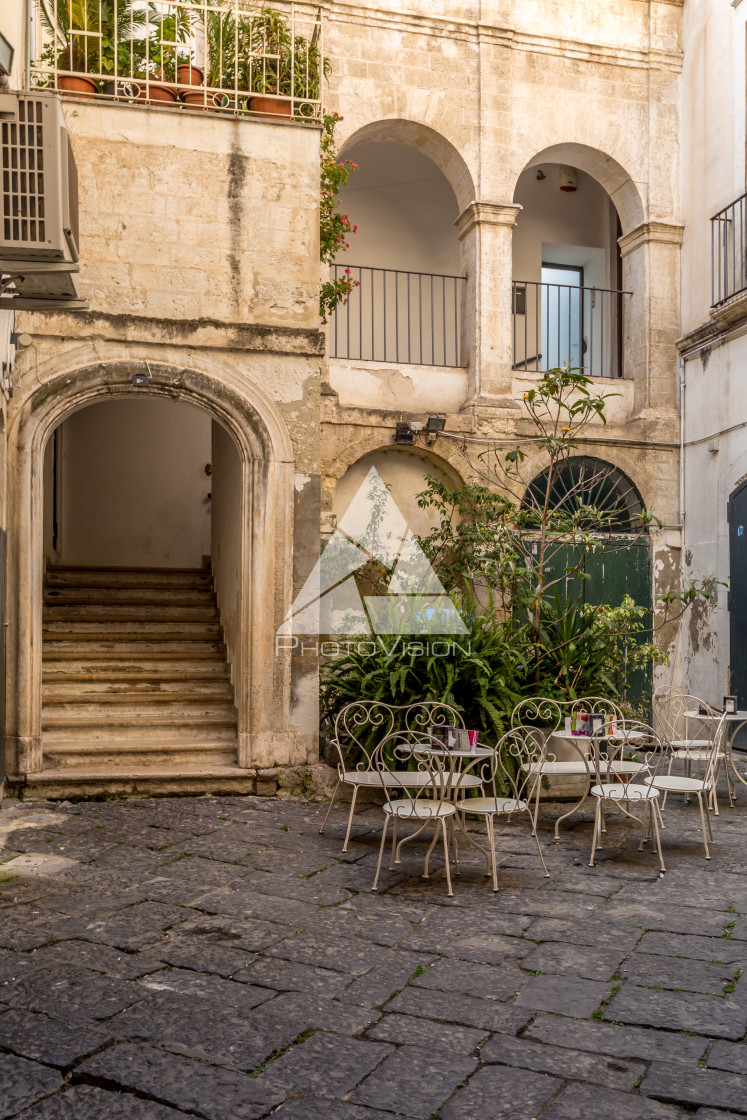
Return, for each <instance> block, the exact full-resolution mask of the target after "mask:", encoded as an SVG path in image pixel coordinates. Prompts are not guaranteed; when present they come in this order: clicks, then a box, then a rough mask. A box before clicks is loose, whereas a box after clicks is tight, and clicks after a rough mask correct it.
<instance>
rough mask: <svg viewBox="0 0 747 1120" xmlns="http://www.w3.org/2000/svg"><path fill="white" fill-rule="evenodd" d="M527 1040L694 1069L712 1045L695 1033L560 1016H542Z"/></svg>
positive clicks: (529, 1032)
mask: <svg viewBox="0 0 747 1120" xmlns="http://www.w3.org/2000/svg"><path fill="white" fill-rule="evenodd" d="M524 1036H525V1037H526V1038H534V1039H537V1041H538V1042H544V1043H546V1044H547V1045H548V1046H553V1047H555V1046H561V1047H562V1046H569V1045H570V1046H573V1047H576V1048H577V1049H579V1050H590V1051H591V1052H592V1053H601V1054H610V1055H612V1056H615V1057H619V1058H641V1059H643V1060H645V1061H651V1060H655V1059H659V1060H661V1061H666V1062H682V1063H683V1064H684V1065H690V1066H697V1065H698V1062H699V1061H700V1059H701V1058H703V1056H704V1055H705V1051H706V1047H707V1045H708V1039H706V1038H703V1037H701V1036H700V1035H695V1034H694V1033H692V1034H680V1033H677V1032H676V1031H656V1030H647V1029H645V1028H642V1027H627V1026H624V1025H622V1024H619V1025H618V1024H617V1023H602V1022H598V1021H594V1020H592V1021H591V1022H587V1023H582V1022H580V1021H579V1020H577V1019H565V1018H562V1017H561V1016H559V1015H538V1016H537V1017H536V1018H535V1019H533V1020H532V1022H531V1023H530V1025H529V1026H528V1027H527V1029H526V1030H525V1031H524Z"/></svg>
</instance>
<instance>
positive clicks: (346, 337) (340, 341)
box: [329, 120, 472, 367]
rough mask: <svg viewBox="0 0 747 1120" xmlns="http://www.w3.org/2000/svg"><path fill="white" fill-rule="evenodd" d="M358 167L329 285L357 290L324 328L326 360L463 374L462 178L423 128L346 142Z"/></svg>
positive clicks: (367, 134)
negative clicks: (352, 229)
mask: <svg viewBox="0 0 747 1120" xmlns="http://www.w3.org/2000/svg"><path fill="white" fill-rule="evenodd" d="M343 155H344V158H346V159H349V160H351V161H352V162H354V163H355V164H356V165H357V169H356V170H355V171H353V172H352V173H351V175H350V179H349V181H348V184H347V186H346V187H345V188H343V191H342V193H341V207H342V209H343V211H344V212H345V213H347V214H348V216H349V218H350V221H351V223H352V224H353V225H356V226H357V227H358V229H357V232H356V233H355V234H354V235H353V236H352V237H351V243H350V250H349V251H348V252H345V253H342V254H340V256H339V258H338V263H337V264H336V265H335V266H334V268H333V271H334V273H335V275H341V274H344V272H345V269H350V275H351V276H352V277H353V279H354V280H356V281H357V282H358V284H359V286H358V287H357V288H356V289H355V291H354V292H353V294H352V295H351V297H350V299H349V301H348V303H347V304H346V305H343V306H342V307H340V308H338V310H337V312H336V314H335V316H334V318H333V321H332V323H331V325H330V333H329V337H330V353H331V355H332V357H338V358H349V359H352V360H362V361H379V362H396V363H402V364H407V365H430V366H445V367H458V366H462V365H464V364H466V356H465V354H464V348H463V346H462V341H461V332H462V314H463V301H464V287H465V279H464V267H463V262H462V255H461V246H460V242H459V238H458V234H457V230H456V227H455V222H456V219H457V217H458V216H459V214H460V212H461V208H462V207H461V205H460V200H459V195H460V194H469V199H468V200H467V201H469V200H470V199H471V197H472V194H471V186H470V185H469V184H470V182H471V181H470V180H469V175H468V173H467V172H466V168H464V166H463V161H462V159H461V157H460V156H458V154H457V153H456V152H455V151H454V150H453V149H452V148H451V145H450V144H448V142H447V141H446V140H444V139H443V138H442V137H440V136H438V135H437V134H436V133H434V132H433V131H432V130H431V129H428V128H426V127H425V126H418V125H415V124H414V123H412V122H407V121H397V120H392V121H381V122H378V124H377V125H376V126H367V127H366V128H364V129H362V130H361V131H360V132H358V133H357V134H355V135H354V136H353V137H351V138H350V139H349V140H348V141H347V142H346V144H345V146H344V150H343Z"/></svg>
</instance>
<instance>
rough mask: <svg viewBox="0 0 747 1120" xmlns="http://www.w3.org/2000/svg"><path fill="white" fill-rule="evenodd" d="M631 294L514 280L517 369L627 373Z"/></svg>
mask: <svg viewBox="0 0 747 1120" xmlns="http://www.w3.org/2000/svg"><path fill="white" fill-rule="evenodd" d="M630 294H631V293H630V292H621V291H615V290H613V289H611V288H582V287H575V286H573V285H570V284H543V283H539V282H537V281H532V280H515V281H514V283H513V296H512V299H513V303H512V310H513V346H514V362H513V365H514V369H522V370H528V371H531V372H538V371H541V370H546V369H554V368H556V367H558V366H562V365H568V366H573V367H574V368H577V369H583V370H584V372H585V373H587V374H589V376H592V377H623V375H624V370H623V349H624V347H623V339H624V337H625V312H626V302H627V300H629V299H630Z"/></svg>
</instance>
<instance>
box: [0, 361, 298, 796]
mask: <svg viewBox="0 0 747 1120" xmlns="http://www.w3.org/2000/svg"><path fill="white" fill-rule="evenodd" d="M138 379H140V385H139V384H138ZM141 386H143V387H141ZM144 398H145V400H144ZM102 401H103V402H105V404H106V406H107V407H109V406H112V407H114V408H116V406H117V405H120V404H129V403H134V402H137V404H138V407H139V406H140V404H141V402H142V403H144V404H145V405H147V404H148V402H155V403H156V404H157V409H156V411H158V409H161V406H165V407H168V406H169V405H173V404H177V405H184V406H190V407H191V408H192V409H194V410H196V411H195V412H194V413H190V412H189V411H188V410H187V411H185V409H184V408H182V409H181V410H180V415H181V422H183V424H187V426H189V424H192V425H193V431H192V434H193V435H196V432H197V428H195V427H194V425H195V423H197V427H199V426H200V425H202V436H201V439H202V444H200V439H196V444H197V449H196V451H195V452H190V453H189V454H187V453H186V452H185V453H184V454H183V456H182V459H181V465H182V468H183V467H184V464H185V463H188V462H189V456H190V455H192V464H193V466H194V467H195V469H197V468H200V469H202V472H203V476H202V478H203V480H204V481H202V480H201V485H202V487H203V490H204V491H205V492H204V493H202V492H201V491H198V489H197V488H196V486H193V487H192V489H193V492H194V493H195V494H197V496H198V497H200V496H201V498H202V500H204V499H205V498H206V497H207V492H208V490H207V487H208V486H210V487H211V491H210V492H211V493H212V494H213V497H212V499H211V504H212V505H213V507H214V508H213V510H212V518H211V520H212V523H213V528H212V534H207V537H208V539H210V536H211V535H212V541H211V544H210V552H211V563H212V576H213V577H214V579H215V589H216V591H217V592H218V605H219V607H220V611H221V619H220V620H221V625H222V628H223V637H224V639H225V646H226V654H227V656H228V654H229V652H230V658H228V660H229V661H230V673H231V686H232V689H233V700H234V705H235V709H236V715H235V728H236V732H235V734H236V738H235V742H236V755H235V762H234V764H233V772H239V773H240V772H241V771H244V772H245V774H246V776H247V782H248V771H247V768H248V767H257V766H268V765H273V764H276V763H280V762H292V761H293V760H294V757H295V754H294V752H295V750H296V747H295V744H296V743H297V742H301V748H300V749H301V751H302V753H303V758H304V759H305V756H306V753H307V746H306V742H305V740H303V739H302V736H301V735H300V734H299V732H298V729H296V728H293V727H292V726H291V724H292V719H291V716H290V714H289V713H290V706H289V699H288V698H289V684H290V671H291V663H290V657H286V656H284V655H283V656H280V657H279V658H278V659H277V660H274V659H273V657H272V654H273V649H274V635H275V631H276V629H277V627H278V625H279V624H280V620H282V617H283V615H284V613H285V610H286V609H287V602H288V601H289V600H290V593H291V581H292V557H293V543H292V541H293V536H292V533H293V528H292V513H291V511H292V480H293V455H292V450H291V446H290V441H289V439H288V435H287V431H286V429H285V425H284V423H283V421H282V419H281V418H280V416H279V414H278V413H277V410H276V409H275V406H274V405H273V404H272V402H270V401H269V400H268V399H267V398H266V397H265V396H264V394H262V393H261V391H260V390H258V389H257V388H256V387H255V386H254V385H253V384H251V383H249V382H247V381H246V380H244V381H243V382H238V381H237V380H236V379H235V378H234V377H233V376H232V373H231V371H230V369H226V370H221V371H220V372H219V373H217V374H216V373H212V374H210V375H208V374H205V373H203V372H200V371H196V370H191V369H189V368H185V367H175V366H169V365H166V364H160V363H157V362H155V361H152V362H149V363H145V362H143V363H140V362H136V361H127V362H112V363H110V364H108V363H102V362H97V363H96V364H94V365H91V366H86V367H84V368H82V369H77V370H73V371H69V372H66V373H64V374H61V375H58V376H57V377H54V378H52V379H51V380H50V381H49V382H47V383H46V384H45V385H44V386H43V387H42V388H41V389H38V390H36V392H35V393H32V394H30V396H29V397H28V398H27V400H26V401H25V402H24V404H23V405H22V406H21V407H20V408H19V410H18V412H17V413H16V416H15V418H14V421H13V424H12V429H11V430H10V432H9V442H8V455H9V470H10V471H11V472H12V474H13V479H14V486H13V489H12V493H11V496H10V503H9V525H10V532H9V539H10V540H11V542H12V547H11V549H10V551H9V562H8V584H9V586H10V587H12V588H13V589H14V601H13V603H12V606H11V609H10V610H9V615H8V618H9V659H8V695H9V696H11V697H12V698H13V703H12V705H9V706H8V709H9V710H8V743H9V748H10V755H11V770H12V772H14V773H17V774H19V775H21V777H23V776H24V775H25V776H27V778H29V780H30V776H33V775H34V774H36V775H39V772H40V771H41V772H42V774H41V776H39V778H38V781H39V785H40V786H41V785H43V780H42V779H43V778H44V775H45V774H47V770H48V768H47V767H46V764H45V762H44V759H43V737H42V718H41V717H42V702H41V698H42V665H43V657H42V655H43V648H44V641H43V639H44V635H43V626H42V603H43V592H44V578H45V567H46V562H47V559H48V556H49V550H50V549H51V544H52V542H51V540H50V528H49V527H48V526H46V525H45V515H44V514H45V481H47V485H48V486H49V473H50V456H51V455H52V454H53V452H52V451H50V452H47V451H46V448H47V446H48V445H49V443H50V442H52V444H53V441H54V435H53V433H54V432H55V430H57V429H59V428H60V426H61V425H62V436H63V438H62V442H63V444H64V436H65V434H66V433H65V431H64V424H65V423H66V422H67V421H68V420H72V429H71V430H72V431H73V433H74V431H75V428H76V425H77V429H78V434H79V435H80V434H81V433H83V434H85V430H86V429H88V435H89V437H90V438H89V446H88V449H87V450H86V448H85V447H82V448H79V449H78V459H79V462H78V464H77V467H76V466H75V465H74V469H73V474H72V477H73V479H75V477H76V473H75V472H76V470H77V471H78V477H80V476H81V474H82V473H84V471H83V467H84V465H85V460H86V455H88V458H89V462H90V456H91V454H93V453H94V452H96V447H95V444H96V437H95V427H96V425H95V419H96V412H95V408H96V405H97V404H98V403H100V402H102ZM88 406H90V409H91V411H90V412H89V415H88V417H85V411H86V408H87V407H88ZM161 410H162V409H161ZM126 411H127V409H125V412H126ZM79 412H80V413H81V416H80V417H77V414H78V413H79ZM197 413H199V414H200V418H199V422H198V418H197ZM101 415H102V416H103V415H104V414H103V413H102V414H101ZM122 415H124V414H122ZM143 415H144V414H141V415H138V414H137V413H135V412H133V411H132V410H130V417H129V421H128V422H129V424H130V432H132V430H133V424H136V422H142V420H143ZM115 419H116V417H115V414H114V412H112V413H111V415H110V416H109V417H108V419H107V423H108V424H110V425H111V424H112V423H114V422H115ZM120 420H121V417H120ZM187 421H188V423H187ZM118 423H119V421H118ZM206 425H207V427H206ZM125 426H126V425H125ZM208 428H209V435H207V434H206V433H207V430H208ZM184 430H186V429H185V428H184V426H183V425H182V431H184ZM206 440H209V442H210V448H211V456H212V460H211V467H212V474H211V475H210V476H208V475H206V474H205V473H204V468H205V466H206V465H207V462H208V461H207V460H206V461H204V462H203V461H202V459H203V457H204V449H205V446H206V445H207V444H206ZM101 442H102V441H101V439H100V438H99V439H98V443H99V448H98V452H96V453H97V454H98V453H100V451H101V446H100V445H101ZM45 458H46V462H47V470H46V472H45V470H44V462H45ZM74 458H75V457H74ZM125 459H126V456H125ZM122 465H123V460H122V459H121V458H120V463H119V466H120V468H121V467H122ZM109 466H110V467H111V463H110V464H109ZM180 469H181V468H180ZM45 475H46V480H45ZM110 476H111V472H110ZM178 478H179V472H177V481H178ZM139 481H140V486H141V488H142V487H143V485H144V483H143V480H142V478H141V479H140V480H139ZM172 482H173V479H172ZM119 483H120V492H119V496H120V498H121V497H122V494H123V492H124V491H125V487H124V484H123V483H122V478H121V470H120V479H119ZM216 483H218V486H217V487H216ZM92 489H93V491H95V489H96V487H95V486H94V487H93V488H92V487H91V486H89V490H88V494H87V495H86V494H83V495H80V496H79V499H80V500H78V499H76V500H77V515H78V519H79V521H82V522H85V521H86V518H85V517H84V516H83V513H84V512H85V503H86V502H89V506H88V508H89V509H95V508H96V501H94V499H96V500H97V501H98V502H99V506H98V508H102V503H101V495H100V494H99V495H98V496H97V495H96V493H94V492H92ZM99 489H100V488H99ZM155 489H157V487H156V488H155ZM221 495H222V497H221ZM172 496H173V495H172ZM50 497H51V495H50ZM157 497H158V495H157V494H151V495H149V496H148V502H149V503H150V508H151V511H152V513H154V516H155V515H157V512H158V501H157V500H156V499H157ZM161 497H163V493H162V494H161ZM221 501H222V512H221V511H220V510H219V509H218V508H215V507H217V506H219V505H220V503H221ZM91 502H93V505H90V503H91ZM49 504H50V503H49V502H48V503H46V505H47V510H49ZM75 510H76V505H75V502H74V503H73V513H75ZM60 512H62V514H63V520H62V521H61V523H60V538H59V541H58V542H56V543H57V546H58V548H60V549H62V551H61V553H59V555H58V556H57V559H63V560H64V558H65V551H64V549H65V523H64V511H61V510H60V509H58V513H60ZM176 520H177V522H178V518H177V519H176ZM153 521H154V518H153V517H152V518H151V527H153ZM216 521H217V523H218V526H219V529H220V531H219V532H217V533H216ZM113 524H114V522H113V519H111V518H109V521H108V528H107V526H105V528H107V532H110V531H111V529H112V526H113ZM167 529H168V532H166V533H165V535H164V534H161V536H160V539H159V540H155V538H152V539H151V542H150V545H149V547H150V549H151V555H152V556H156V557H157V558H160V560H161V565H159V566H160V567H161V568H163V567H164V566H165V567H169V564H165V565H164V564H163V561H164V558H165V556H166V552H165V551H164V549H166V550H168V549H172V551H171V552H170V553H168V555H169V556H171V557H172V561H174V560H177V559H183V553H182V554H178V551H177V552H175V551H173V549H177V550H178V549H180V548H183V547H185V544H186V545H188V546H189V547H190V548H193V547H195V546H200V542H201V541H203V540H204V539H205V536H206V534H205V526H204V524H203V525H201V526H200V525H198V526H197V531H195V533H193V534H192V540H191V543H190V542H189V541H186V542H185V541H184V540H181V539H180V534H179V533H178V532H173V529H174V525H173V524H171V525H170V526H167ZM69 532H70V525H68V533H69ZM93 536H95V534H92V533H91V528H90V525H89V526H86V525H85V524H83V525H82V526H80V525H79V526H78V529H77V530H76V531H75V532H74V533H73V536H72V538H69V543H70V547H71V548H72V549H73V551H72V552H71V553H70V555H71V556H72V557H75V556H77V557H78V558H79V559H81V558H82V559H85V555H86V553H85V552H84V551H81V550H82V549H89V548H90V549H91V551H89V552H88V553H87V555H90V556H93V557H95V556H96V553H95V551H94V550H93V544H94V543H95V547H96V548H99V549H102V550H103V551H100V552H99V553H98V555H99V557H100V558H102V559H103V560H104V562H105V563H106V564H110V563H111V556H112V552H111V549H112V548H113V547H114V546H115V544H116V542H115V541H113V540H111V539H109V540H108V541H107V540H105V539H104V540H102V539H101V538H102V534H101V533H99V539H98V541H96V542H94V541H93ZM103 536H104V537H105V536H106V534H103ZM45 538H46V539H45ZM218 538H219V539H218ZM130 544H131V546H132V548H134V549H135V551H136V552H137V550H138V548H139V549H140V551H141V553H142V550H143V547H144V546H143V543H142V542H140V544H137V542H130ZM128 547H130V546H129V545H128ZM75 549H77V550H78V551H77V553H76V552H75ZM107 549H108V550H109V551H108V552H107V551H106V550H107ZM154 549H155V551H154ZM159 549H160V550H161V551H160V552H159V551H158V550H159ZM201 555H202V554H201ZM130 559H132V552H130ZM93 566H95V565H93ZM176 567H177V565H176V564H173V568H176ZM221 588H222V590H223V592H224V593H225V594H224V595H223V602H221ZM14 756H15V757H14ZM185 761H186V760H184V759H179V760H178V762H176V763H175V764H174V766H173V767H171V768H170V770H171V776H174V777H176V778H178V776H179V772H183V771H184V765H185ZM105 769H106V768H105ZM111 769H112V768H111V767H110V768H109V774H110V777H111V776H112V775H111ZM154 769H155V770H157V769H158V768H157V767H156V768H154ZM207 769H209V768H207ZM48 772H49V774H57V773H59V768H50V769H49V771H48ZM192 773H193V774H194V771H193V772H192ZM115 776H116V775H115ZM208 776H209V775H208ZM45 780H46V779H45ZM50 780H51V779H50ZM92 780H93V779H92ZM200 780H201V779H200ZM164 782H165V779H164ZM115 785H116V782H115ZM203 785H204V783H203ZM112 788H113V787H112ZM150 788H152V786H151V787H150ZM168 788H172V787H168ZM173 788H193V787H192V786H189V785H187V786H184V784H183V783H182V785H179V783H178V782H177V784H176V786H175V787H173ZM194 788H203V786H200V785H199V783H198V782H197V780H196V781H195V783H194ZM213 788H216V786H215V784H214V785H213ZM218 788H220V782H218ZM227 788H228V787H227ZM230 788H238V786H237V785H236V784H234V785H232V786H230ZM247 788H249V785H248V784H247Z"/></svg>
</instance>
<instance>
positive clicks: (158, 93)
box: [140, 82, 177, 102]
mask: <svg viewBox="0 0 747 1120" xmlns="http://www.w3.org/2000/svg"><path fill="white" fill-rule="evenodd" d="M140 97H141V98H142V97H144V98H147V100H148V101H172V102H173V101H176V99H177V98H176V90H175V89H174V87H173V86H162V85H158V84H156V83H154V82H151V83H150V85H149V86H148V87H147V88H146V87H145V86H142V87H141V89H140Z"/></svg>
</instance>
